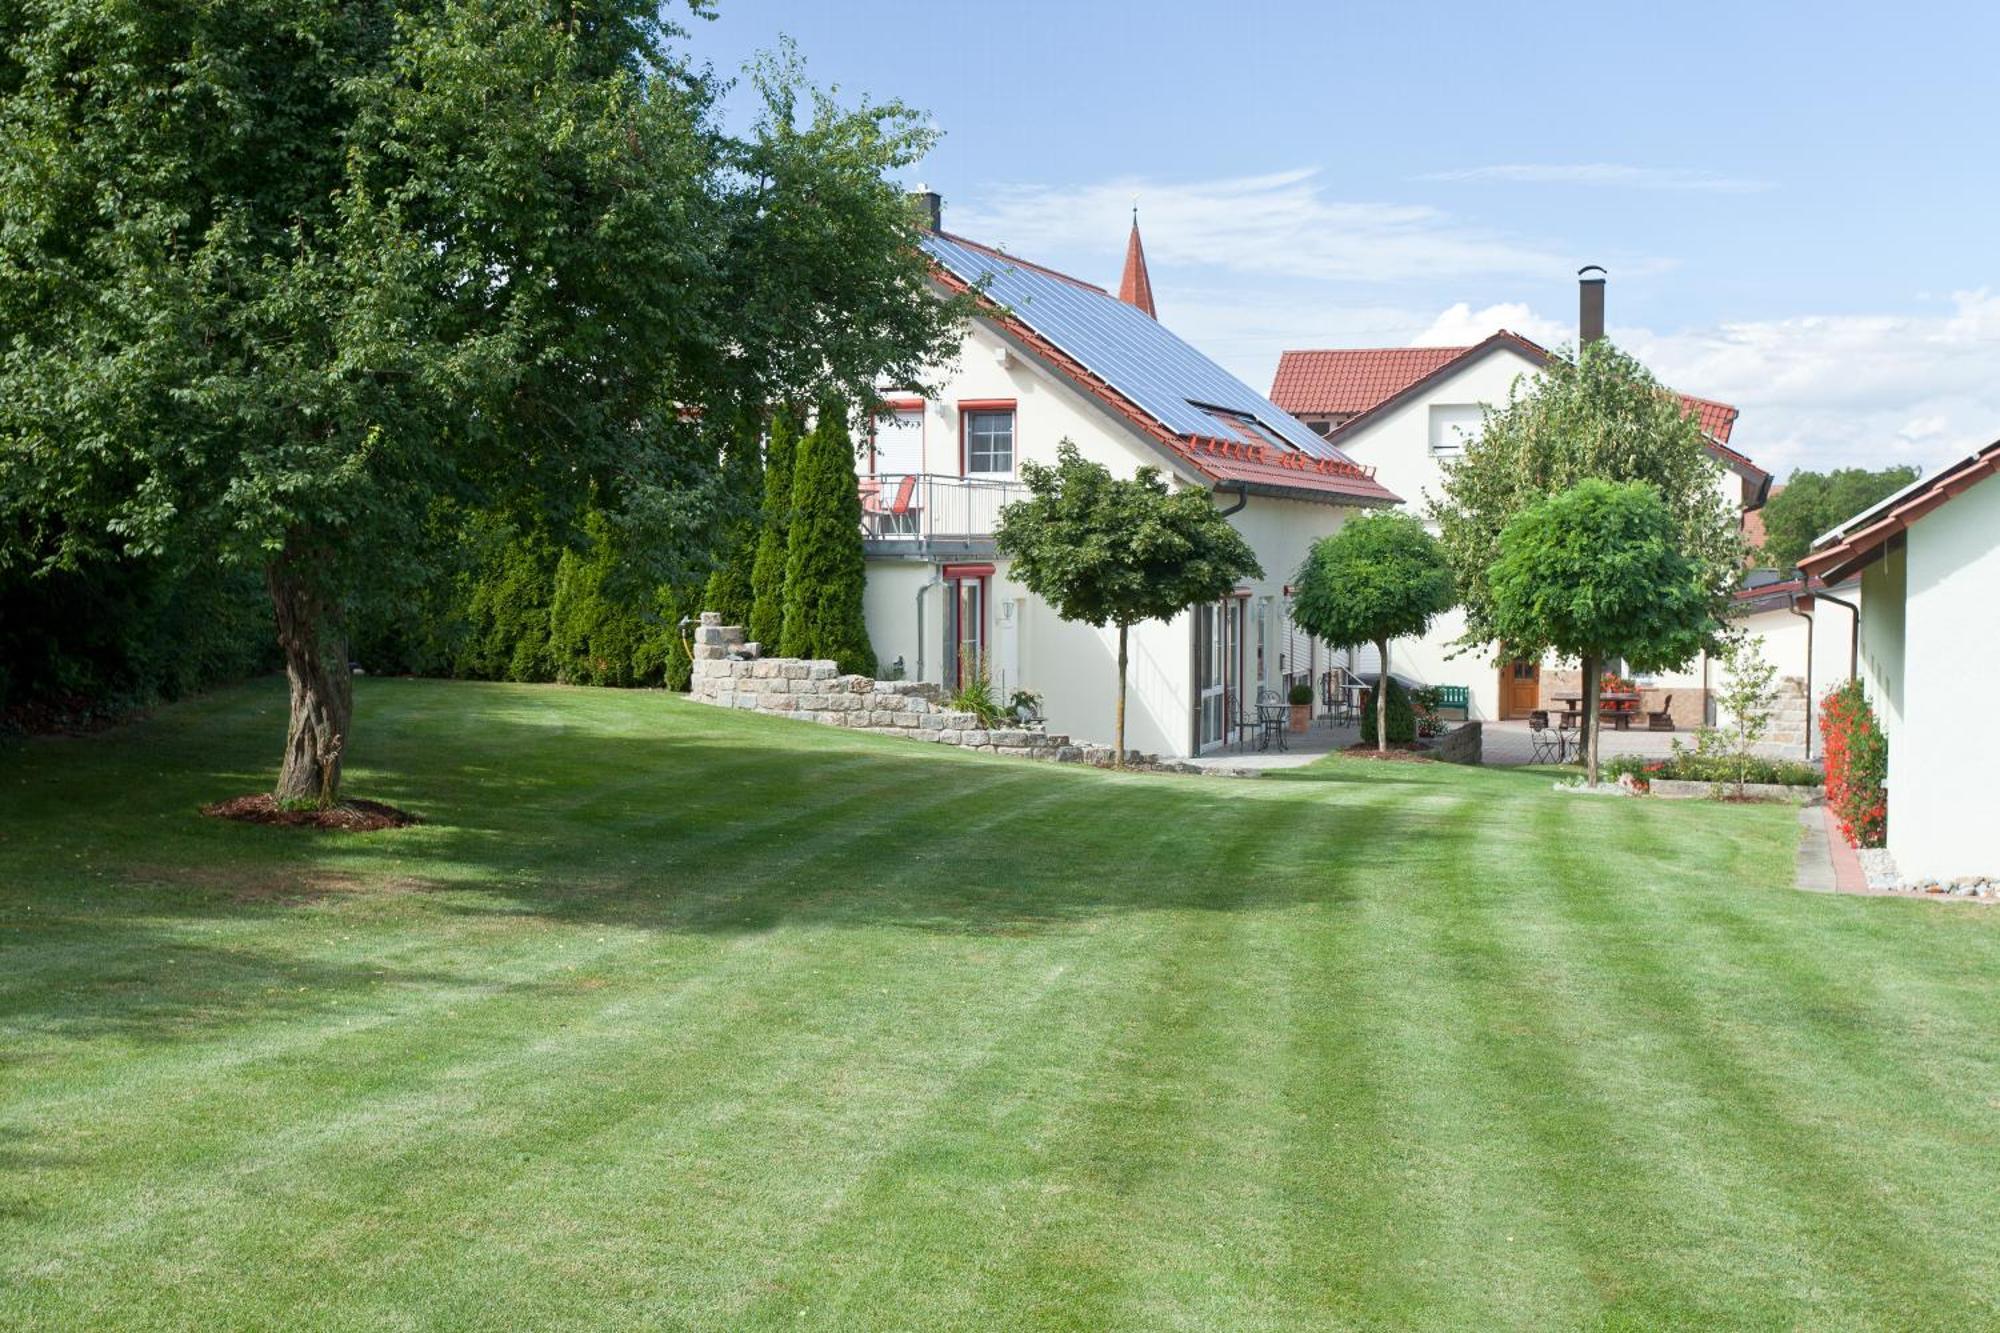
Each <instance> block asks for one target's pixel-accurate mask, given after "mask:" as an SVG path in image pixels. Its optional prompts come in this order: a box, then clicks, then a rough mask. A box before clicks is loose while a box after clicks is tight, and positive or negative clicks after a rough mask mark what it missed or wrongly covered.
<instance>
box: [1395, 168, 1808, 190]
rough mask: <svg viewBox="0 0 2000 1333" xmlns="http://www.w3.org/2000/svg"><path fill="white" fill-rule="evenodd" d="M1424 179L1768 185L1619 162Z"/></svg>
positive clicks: (1662, 186) (1672, 186) (1469, 171)
mask: <svg viewBox="0 0 2000 1333" xmlns="http://www.w3.org/2000/svg"><path fill="white" fill-rule="evenodd" d="M1417 179H1418V180H1427V181H1506V182H1510V183H1516V184H1526V185H1607V186H1616V187H1620V188H1623V189H1628V190H1697V191H1702V192H1706V193H1714V194H1749V193H1753V192H1755V191H1758V190H1768V189H1770V188H1771V185H1770V182H1768V181H1755V180H1743V179H1739V178H1736V177H1732V176H1717V175H1714V174H1713V173H1711V172H1706V171H1689V170H1686V169H1683V168H1679V167H1635V166H1629V165H1626V164H1624V163H1619V162H1567V163H1563V162H1503V163H1498V164H1495V165H1493V166H1487V167H1460V168H1458V169H1457V170H1454V171H1432V172H1427V173H1425V174H1424V175H1422V176H1419V177H1418V178H1417Z"/></svg>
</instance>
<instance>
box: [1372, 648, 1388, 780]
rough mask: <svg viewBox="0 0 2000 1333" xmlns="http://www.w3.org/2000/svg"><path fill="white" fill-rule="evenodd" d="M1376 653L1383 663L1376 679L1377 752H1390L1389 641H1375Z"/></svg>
mask: <svg viewBox="0 0 2000 1333" xmlns="http://www.w3.org/2000/svg"><path fill="white" fill-rule="evenodd" d="M1375 652H1376V655H1377V656H1378V657H1380V658H1381V661H1382V674H1381V675H1379V676H1377V677H1376V678H1375V752H1376V753H1377V754H1387V753H1388V752H1389V641H1388V640H1387V639H1377V640H1375Z"/></svg>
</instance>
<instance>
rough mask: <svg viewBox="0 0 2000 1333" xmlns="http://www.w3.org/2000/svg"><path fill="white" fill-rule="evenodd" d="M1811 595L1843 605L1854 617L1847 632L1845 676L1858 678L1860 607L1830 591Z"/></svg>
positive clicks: (1836, 604)
mask: <svg viewBox="0 0 2000 1333" xmlns="http://www.w3.org/2000/svg"><path fill="white" fill-rule="evenodd" d="M1813 597H1814V599H1815V600H1817V601H1821V602H1832V603H1833V604H1834V605H1835V606H1844V607H1846V608H1847V609H1848V611H1849V612H1850V613H1851V614H1852V615H1853V617H1854V622H1853V625H1852V627H1851V628H1850V629H1849V630H1848V632H1847V678H1848V679H1849V680H1858V679H1860V676H1861V608H1860V607H1858V606H1856V605H1855V604H1854V603H1852V602H1850V601H1847V600H1845V599H1843V598H1839V597H1835V596H1834V595H1833V594H1832V593H1830V592H1821V593H1814V594H1813Z"/></svg>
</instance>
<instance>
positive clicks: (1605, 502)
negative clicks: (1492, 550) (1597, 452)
mask: <svg viewBox="0 0 2000 1333" xmlns="http://www.w3.org/2000/svg"><path fill="white" fill-rule="evenodd" d="M1681 536H1682V532H1681V527H1680V525H1679V524H1678V523H1677V522H1676V521H1675V518H1674V514H1673V512H1672V511H1671V510H1670V509H1669V508H1668V507H1667V505H1666V503H1665V502H1664V501H1662V500H1661V498H1660V494H1659V492H1658V491H1656V490H1655V489H1654V488H1653V487H1651V486H1649V485H1647V484H1645V483H1644V482H1624V483H1621V484H1617V485H1614V484H1612V483H1611V482H1608V481H1599V480H1596V479H1592V480H1588V481H1582V482H1579V483H1577V484H1576V485H1575V486H1572V487H1571V488H1570V489H1568V490H1566V491H1563V492H1561V493H1559V494H1557V495H1553V496H1551V497H1549V498H1548V499H1546V500H1544V501H1542V502H1541V503H1540V504H1537V505H1533V506H1531V507H1529V508H1528V509H1526V510H1524V511H1523V512H1522V513H1520V514H1518V515H1517V516H1515V518H1514V519H1513V521H1512V522H1510V523H1508V524H1507V526H1506V527H1505V528H1504V529H1502V531H1501V533H1500V557H1499V559H1498V560H1496V561H1495V562H1494V565H1493V568H1492V571H1491V573H1490V576H1489V582H1488V586H1489V587H1490V588H1491V590H1492V611H1493V629H1494V631H1495V633H1496V634H1497V636H1498V638H1499V640H1500V642H1501V643H1502V644H1504V645H1505V646H1506V647H1507V648H1508V649H1509V650H1511V651H1513V652H1515V653H1517V654H1519V655H1521V656H1539V655H1540V654H1542V653H1544V652H1548V651H1553V652H1556V653H1559V654H1561V655H1562V656H1564V657H1573V658H1576V659H1578V661H1580V662H1581V663H1582V666H1583V689H1584V714H1585V724H1584V726H1585V731H1584V736H1585V741H1584V755H1585V758H1584V775H1585V781H1587V782H1588V783H1589V784H1590V785H1591V786H1593V787H1594V786H1596V785H1597V742H1598V731H1599V726H1598V716H1597V712H1598V690H1599V688H1600V686H1599V679H1598V676H1599V670H1600V668H1601V667H1602V665H1603V663H1604V662H1605V660H1606V659H1608V658H1612V657H1622V658H1624V659H1625V663H1626V665H1627V667H1628V668H1630V669H1631V670H1634V671H1657V670H1660V669H1663V668H1671V667H1678V666H1682V665H1684V664H1685V663H1687V662H1688V661H1689V660H1690V659H1691V658H1693V657H1694V655H1695V654H1696V653H1697V652H1699V651H1700V650H1701V647H1702V645H1703V644H1704V643H1707V642H1710V641H1712V640H1713V639H1714V638H1715V637H1716V636H1718V635H1719V634H1720V633H1721V632H1722V628H1723V627H1722V626H1721V625H1720V624H1718V623H1717V621H1716V618H1715V613H1714V607H1713V602H1712V600H1711V598H1710V596H1709V576H1708V571H1707V570H1705V569H1704V567H1703V566H1702V563H1701V562H1700V561H1699V560H1697V559H1694V558H1691V557H1690V556H1688V555H1686V554H1685V553H1683V551H1682V549H1681Z"/></svg>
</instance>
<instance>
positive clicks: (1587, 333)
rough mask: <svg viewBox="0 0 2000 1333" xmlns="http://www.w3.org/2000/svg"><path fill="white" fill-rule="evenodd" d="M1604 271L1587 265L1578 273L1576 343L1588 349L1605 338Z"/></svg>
mask: <svg viewBox="0 0 2000 1333" xmlns="http://www.w3.org/2000/svg"><path fill="white" fill-rule="evenodd" d="M1604 277H1605V273H1604V269H1603V267H1602V266H1601V265H1598V264H1585V265H1584V266H1583V267H1582V268H1580V269H1578V270H1577V271H1576V341H1577V345H1578V346H1579V347H1588V346H1590V344H1592V343H1594V342H1596V341H1597V340H1598V339H1600V338H1602V337H1603V336H1604Z"/></svg>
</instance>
